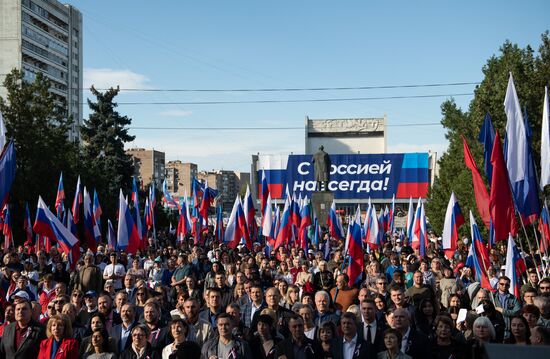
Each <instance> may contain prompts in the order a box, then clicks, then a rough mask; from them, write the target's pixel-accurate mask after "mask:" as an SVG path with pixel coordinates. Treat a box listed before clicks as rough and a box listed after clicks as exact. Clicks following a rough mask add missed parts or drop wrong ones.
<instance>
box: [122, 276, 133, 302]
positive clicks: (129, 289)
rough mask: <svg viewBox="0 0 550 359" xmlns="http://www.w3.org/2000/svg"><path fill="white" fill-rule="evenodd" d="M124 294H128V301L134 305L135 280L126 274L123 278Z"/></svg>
mask: <svg viewBox="0 0 550 359" xmlns="http://www.w3.org/2000/svg"><path fill="white" fill-rule="evenodd" d="M123 290H124V292H126V294H128V301H129V302H130V303H135V300H136V279H135V278H134V276H133V275H132V274H129V273H126V276H125V277H124V289H123Z"/></svg>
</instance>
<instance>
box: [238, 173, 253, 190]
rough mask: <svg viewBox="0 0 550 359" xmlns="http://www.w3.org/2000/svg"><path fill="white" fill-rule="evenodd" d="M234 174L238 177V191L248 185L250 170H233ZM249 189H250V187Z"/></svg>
mask: <svg viewBox="0 0 550 359" xmlns="http://www.w3.org/2000/svg"><path fill="white" fill-rule="evenodd" d="M235 175H236V176H237V178H238V179H239V191H241V190H243V188H246V185H250V172H235ZM250 190H251V191H252V188H251V189H250Z"/></svg>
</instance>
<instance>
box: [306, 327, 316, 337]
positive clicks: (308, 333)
mask: <svg viewBox="0 0 550 359" xmlns="http://www.w3.org/2000/svg"><path fill="white" fill-rule="evenodd" d="M316 329H317V327H316V326H314V327H313V328H311V329H310V330H305V331H304V334H305V335H306V337H307V338H309V339H311V340H315V330H316Z"/></svg>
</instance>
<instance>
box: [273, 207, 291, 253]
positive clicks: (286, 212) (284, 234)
mask: <svg viewBox="0 0 550 359" xmlns="http://www.w3.org/2000/svg"><path fill="white" fill-rule="evenodd" d="M290 206H291V199H290V196H287V197H286V200H285V207H284V208H283V213H282V214H281V221H280V224H279V228H278V232H277V237H276V238H275V245H274V247H273V250H277V248H279V247H280V246H282V245H286V244H288V242H289V240H290V238H291V237H292V222H291V218H290Z"/></svg>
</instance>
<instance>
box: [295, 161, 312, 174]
mask: <svg viewBox="0 0 550 359" xmlns="http://www.w3.org/2000/svg"><path fill="white" fill-rule="evenodd" d="M309 165H310V163H309V162H302V163H300V164H299V165H298V173H299V174H301V175H308V174H309V170H304V169H303V168H304V167H309Z"/></svg>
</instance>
